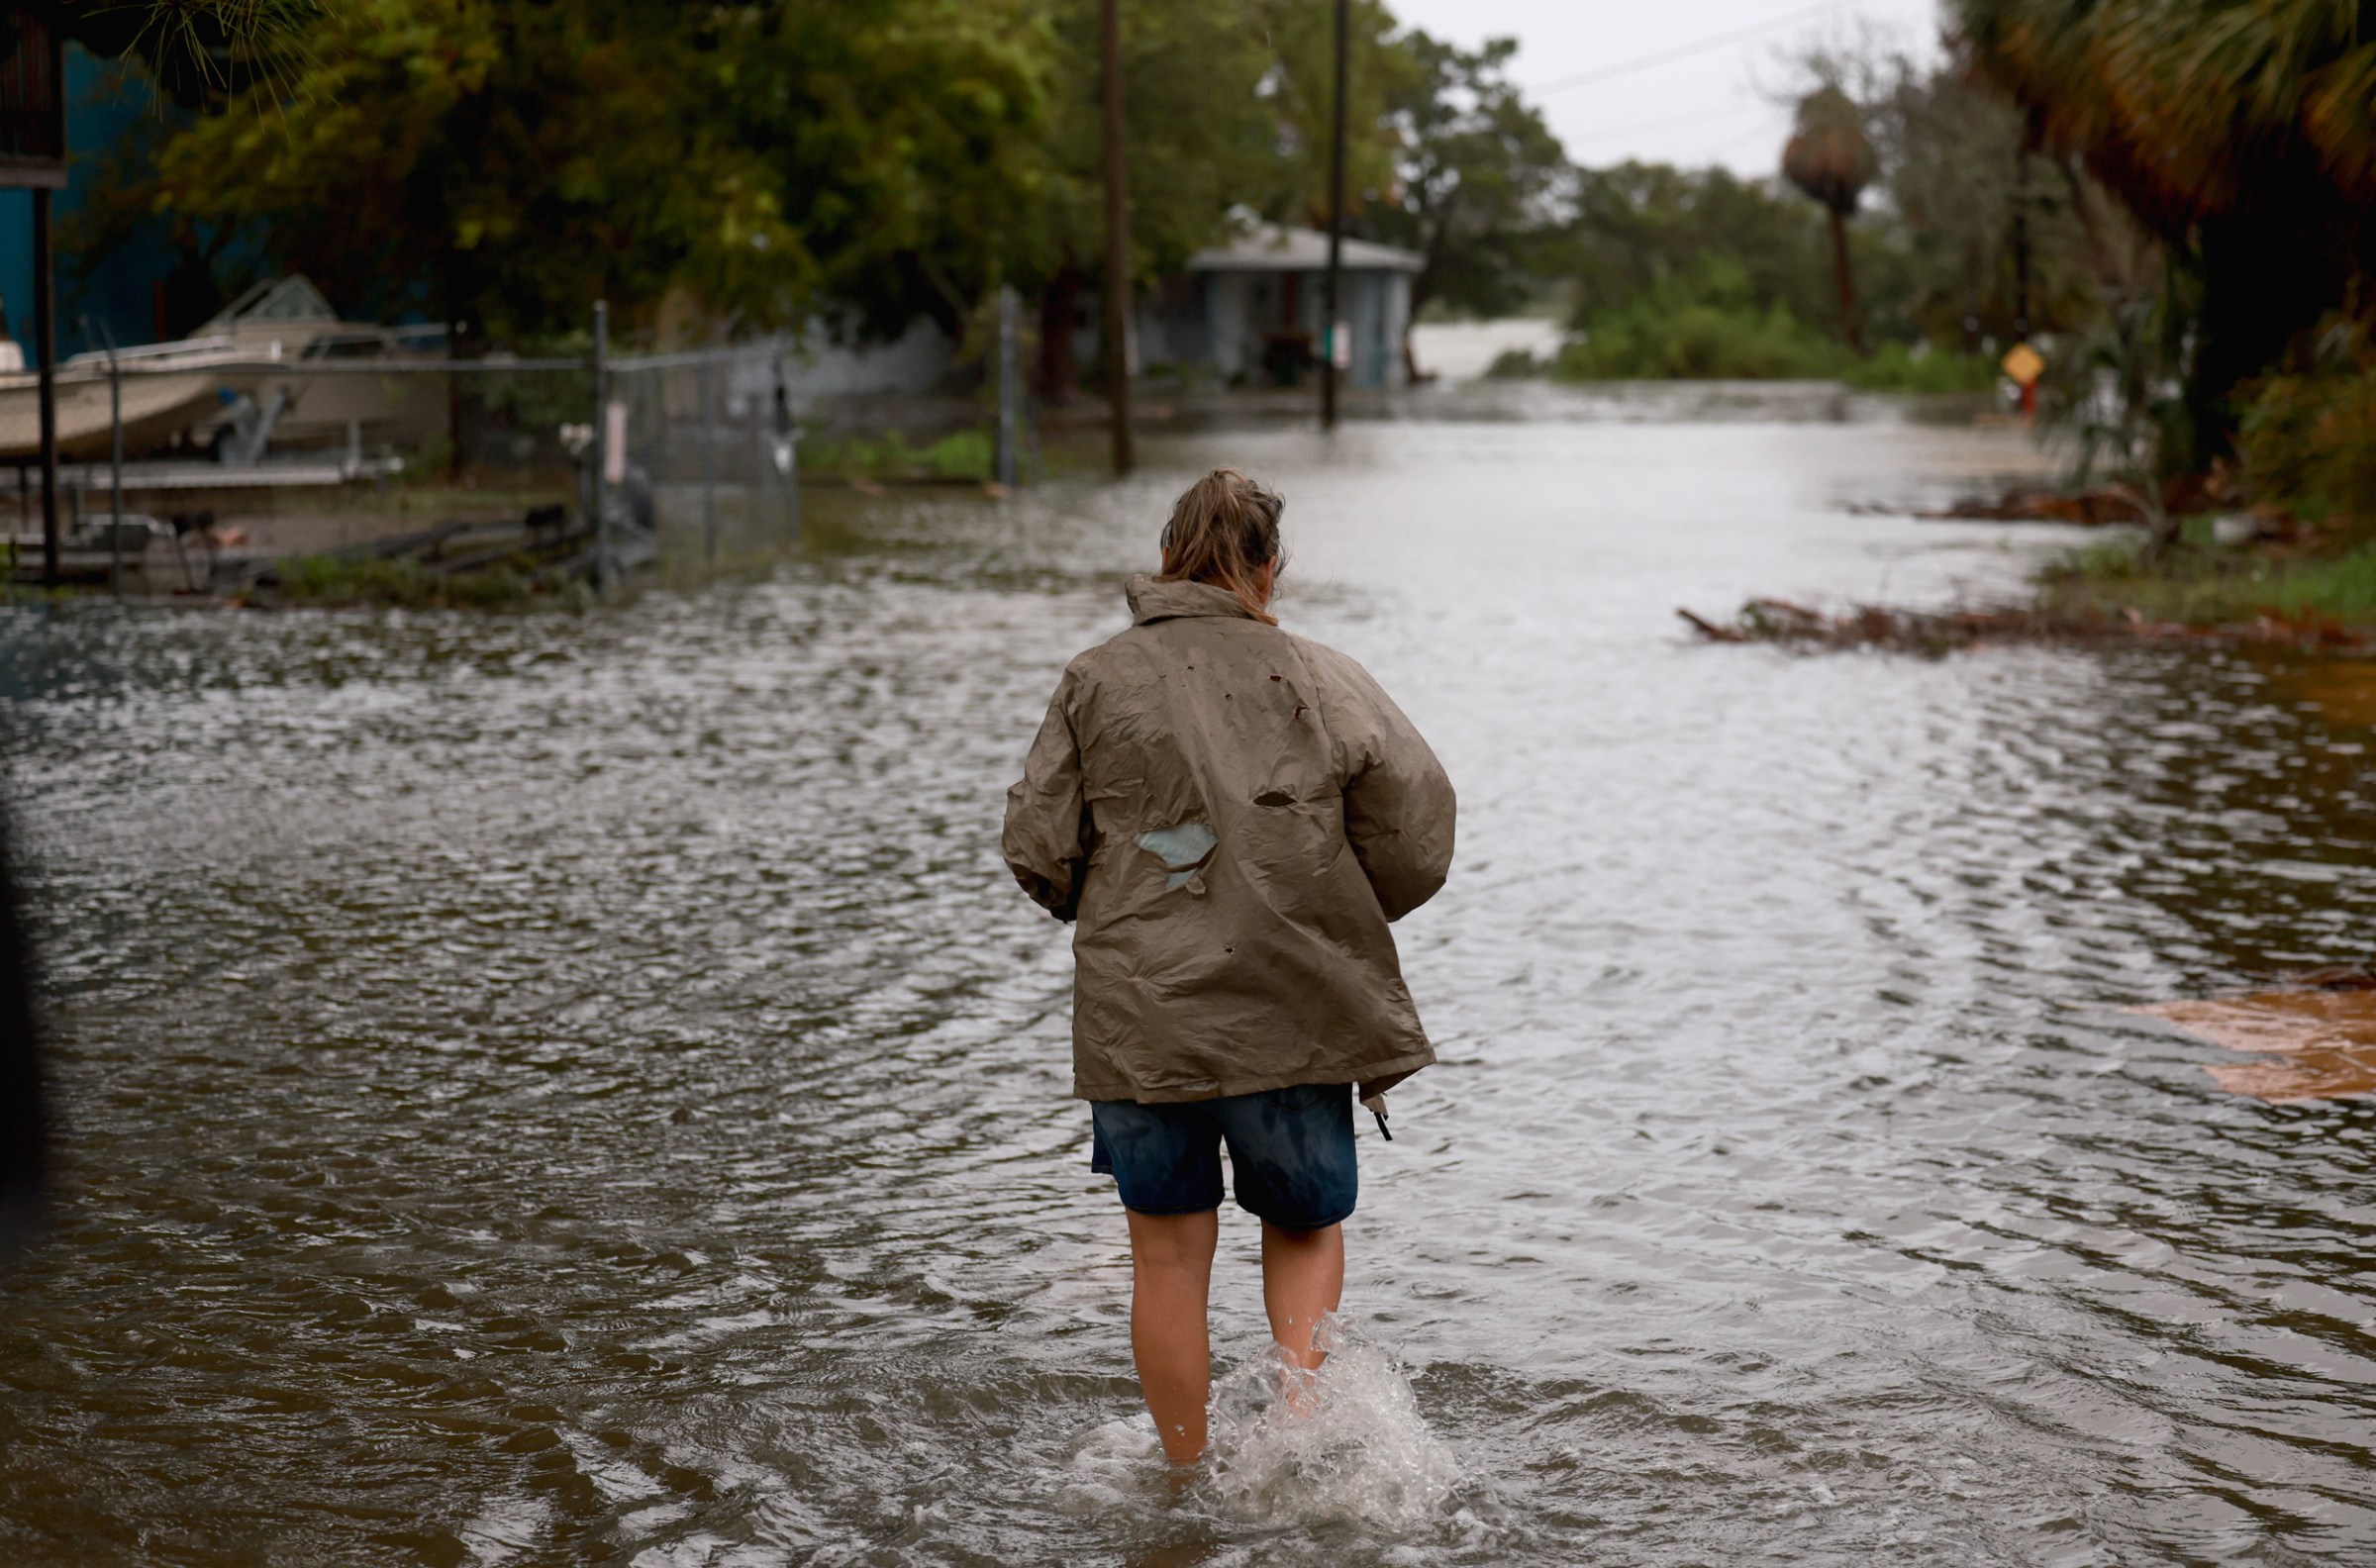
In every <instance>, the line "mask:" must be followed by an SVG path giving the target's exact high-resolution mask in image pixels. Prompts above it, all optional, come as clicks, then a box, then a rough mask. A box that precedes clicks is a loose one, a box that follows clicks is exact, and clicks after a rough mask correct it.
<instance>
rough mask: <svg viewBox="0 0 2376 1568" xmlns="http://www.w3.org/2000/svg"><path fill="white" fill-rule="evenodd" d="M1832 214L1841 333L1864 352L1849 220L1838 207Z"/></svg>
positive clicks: (1833, 260) (1833, 265)
mask: <svg viewBox="0 0 2376 1568" xmlns="http://www.w3.org/2000/svg"><path fill="white" fill-rule="evenodd" d="M1829 211H1830V212H1831V214H1832V268H1833V270H1834V271H1835V272H1836V273H1837V274H1838V278H1839V334H1840V336H1841V337H1842V338H1845V339H1846V340H1847V341H1848V346H1849V347H1850V348H1852V349H1854V350H1855V351H1856V352H1857V353H1862V352H1864V329H1863V328H1862V327H1859V326H1858V325H1857V324H1856V279H1855V276H1854V274H1853V273H1851V272H1850V271H1849V269H1848V220H1847V217H1846V215H1845V214H1843V213H1841V212H1840V210H1839V209H1838V208H1836V207H1832V208H1830V209H1829Z"/></svg>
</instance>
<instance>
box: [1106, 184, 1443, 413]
mask: <svg viewBox="0 0 2376 1568" xmlns="http://www.w3.org/2000/svg"><path fill="white" fill-rule="evenodd" d="M1342 254H1343V260H1342V272H1341V274H1340V280H1341V281H1340V285H1339V298H1338V303H1337V319H1338V320H1339V321H1340V322H1341V323H1342V324H1343V326H1344V329H1345V331H1344V344H1343V345H1342V346H1340V347H1339V348H1338V350H1337V365H1338V367H1339V368H1340V369H1341V370H1342V371H1343V372H1344V379H1345V383H1346V384H1347V385H1350V386H1356V387H1398V386H1401V385H1403V383H1404V382H1405V380H1406V379H1407V376H1406V373H1405V366H1404V363H1403V330H1404V328H1405V327H1406V326H1407V325H1409V323H1410V320H1411V279H1412V278H1413V276H1414V275H1416V274H1417V273H1418V272H1419V271H1420V270H1421V269H1422V268H1423V267H1424V266H1425V265H1426V262H1425V261H1424V259H1423V258H1422V257H1421V256H1420V254H1419V253H1418V252H1417V251H1414V250H1402V249H1398V248H1396V247H1395V246H1393V245H1374V244H1371V243H1370V242H1368V241H1366V240H1346V241H1344V242H1343V252H1342ZM1328 270H1329V237H1328V236H1327V235H1325V234H1322V233H1321V232H1320V231H1318V230H1316V229H1294V228H1288V227H1285V226H1282V225H1278V224H1262V225H1259V226H1257V227H1255V228H1253V229H1251V230H1249V231H1248V232H1247V233H1246V234H1244V235H1243V236H1241V237H1239V238H1238V239H1237V240H1236V241H1233V242H1232V243H1231V244H1228V245H1214V246H1212V247H1210V248H1208V249H1204V250H1199V251H1197V252H1196V253H1195V254H1194V255H1192V256H1190V257H1189V258H1188V265H1187V269H1186V271H1185V273H1184V274H1183V275H1182V276H1180V277H1178V278H1175V279H1173V280H1172V282H1171V283H1170V284H1168V285H1166V286H1165V287H1164V288H1162V289H1161V290H1159V291H1157V293H1156V294H1155V296H1154V298H1152V299H1151V300H1149V301H1148V302H1147V303H1146V305H1145V306H1143V307H1142V308H1141V309H1140V311H1139V343H1138V347H1139V361H1140V364H1141V365H1142V367H1143V368H1146V369H1150V370H1151V369H1156V368H1159V367H1161V366H1164V365H1167V364H1168V365H1176V366H1182V367H1186V366H1191V365H1205V366H1209V367H1211V369H1212V371H1213V372H1214V373H1215V374H1216V375H1218V376H1219V377H1220V378H1221V379H1222V380H1223V381H1225V382H1228V383H1230V384H1233V385H1238V384H1245V383H1249V382H1250V383H1261V382H1270V383H1273V384H1278V385H1291V384H1293V383H1295V382H1298V381H1301V380H1303V379H1304V378H1305V377H1306V376H1307V375H1309V374H1310V373H1312V372H1313V371H1314V369H1315V368H1316V367H1317V366H1318V365H1319V363H1320V354H1321V349H1322V343H1323V341H1324V339H1323V332H1322V329H1323V326H1324V325H1325V319H1324V311H1323V301H1324V297H1325V295H1326V293H1327V291H1328Z"/></svg>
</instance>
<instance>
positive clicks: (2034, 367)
mask: <svg viewBox="0 0 2376 1568" xmlns="http://www.w3.org/2000/svg"><path fill="white" fill-rule="evenodd" d="M2004 365H2005V373H2006V374H2007V375H2009V376H2011V377H2013V379H2014V383H2015V384H2016V385H2017V386H2035V385H2036V384H2037V378H2038V377H2039V376H2041V375H2044V374H2045V373H2046V356H2045V355H2044V354H2041V353H2039V352H2038V351H2037V350H2036V349H2034V348H2032V347H2030V345H2029V344H2028V343H2015V344H2014V345H2013V346H2012V347H2011V348H2009V349H2007V350H2006V352H2005V358H2004Z"/></svg>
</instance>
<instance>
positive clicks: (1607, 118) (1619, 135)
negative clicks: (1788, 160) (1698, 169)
mask: <svg viewBox="0 0 2376 1568" xmlns="http://www.w3.org/2000/svg"><path fill="white" fill-rule="evenodd" d="M1388 4H1389V6H1390V7H1391V9H1392V10H1393V12H1394V14H1395V15H1396V17H1398V18H1399V19H1401V21H1402V22H1403V23H1404V24H1405V25H1406V26H1410V27H1417V28H1423V29H1425V30H1426V31H1428V32H1429V33H1432V34H1434V35H1436V37H1437V38H1442V39H1448V40H1450V41H1452V42H1453V43H1456V44H1460V45H1462V46H1465V47H1471V48H1473V47H1474V46H1476V45H1478V44H1480V43H1482V42H1484V41H1485V40H1486V39H1488V38H1501V37H1507V38H1515V39H1517V40H1518V57H1517V60H1516V61H1515V63H1514V65H1513V68H1512V70H1513V74H1514V75H1515V76H1516V77H1517V79H1518V81H1519V82H1520V83H1521V84H1522V85H1523V86H1524V87H1525V88H1526V89H1527V97H1528V99H1529V101H1530V102H1532V103H1534V104H1535V106H1536V107H1537V108H1539V109H1540V110H1541V111H1542V112H1543V116H1544V118H1546V119H1547V120H1549V122H1550V125H1551V129H1552V130H1553V131H1555V132H1556V133H1558V136H1559V139H1560V141H1562V142H1564V143H1565V144H1567V152H1568V156H1570V157H1572V158H1574V159H1575V160H1576V161H1577V162H1579V163H1595V164H1597V163H1616V162H1621V161H1623V160H1624V159H1626V158H1628V157H1637V158H1641V159H1644V160H1657V161H1661V162H1668V163H1683V164H1704V163H1724V164H1728V165H1730V166H1731V167H1733V168H1735V169H1738V170H1740V171H1741V172H1743V173H1748V174H1766V173H1771V172H1772V171H1773V169H1774V166H1775V164H1776V163H1777V162H1779V161H1780V159H1781V156H1782V142H1783V139H1784V138H1785V136H1786V135H1787V134H1788V126H1789V122H1790V115H1789V111H1788V110H1787V109H1786V108H1784V107H1780V106H1777V105H1775V104H1773V103H1771V102H1769V101H1768V100H1767V99H1766V98H1765V97H1764V96H1763V94H1762V93H1761V91H1760V88H1761V87H1763V88H1765V89H1767V90H1771V89H1773V88H1776V87H1780V86H1784V85H1786V84H1787V81H1788V73H1787V71H1786V70H1785V69H1784V67H1783V63H1782V56H1783V54H1784V53H1785V51H1786V50H1787V49H1789V48H1790V47H1791V46H1792V45H1794V44H1804V43H1806V42H1808V41H1811V40H1820V39H1837V38H1841V37H1845V36H1849V35H1851V34H1852V33H1853V31H1854V30H1856V29H1858V28H1870V29H1873V30H1876V31H1877V32H1879V33H1881V34H1883V35H1884V36H1887V37H1890V38H1893V39H1895V40H1897V41H1899V42H1900V43H1902V44H1903V45H1904V46H1905V47H1906V48H1908V49H1920V50H1922V51H1924V52H1932V51H1935V49H1936V48H1937V45H1936V39H1937V33H1938V0H1830V3H1824V0H1663V3H1660V0H1388ZM1686 50H1688V51H1689V52H1688V53H1686V52H1684V51H1686ZM1670 52H1672V53H1675V54H1678V55H1680V56H1681V57H1677V58H1673V59H1668V60H1665V61H1663V62H1661V63H1648V62H1647V61H1648V60H1649V59H1650V57H1652V56H1658V55H1663V54H1667V53H1670ZM1611 70H1622V71H1623V74H1617V75H1612V76H1610V77H1608V78H1607V79H1604V80H1600V81H1586V82H1579V83H1577V84H1576V85H1573V86H1568V87H1560V86H1559V83H1561V82H1562V81H1565V80H1567V79H1569V78H1572V77H1579V76H1586V75H1590V74H1592V73H1596V72H1601V71H1611Z"/></svg>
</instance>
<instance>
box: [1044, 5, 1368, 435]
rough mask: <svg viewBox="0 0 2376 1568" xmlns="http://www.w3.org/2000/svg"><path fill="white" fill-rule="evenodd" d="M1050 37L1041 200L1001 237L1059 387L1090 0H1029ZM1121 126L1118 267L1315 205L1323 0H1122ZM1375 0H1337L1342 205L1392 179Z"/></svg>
mask: <svg viewBox="0 0 2376 1568" xmlns="http://www.w3.org/2000/svg"><path fill="white" fill-rule="evenodd" d="M1044 3H1045V5H1046V7H1047V10H1046V15H1047V17H1048V19H1049V31H1050V33H1051V35H1052V38H1053V55H1052V58H1051V61H1050V64H1049V68H1048V78H1049V80H1050V81H1051V82H1052V83H1054V84H1055V85H1054V87H1053V89H1052V92H1051V111H1050V114H1051V121H1052V124H1051V129H1050V134H1049V136H1048V139H1047V147H1046V150H1047V154H1048V168H1047V172H1046V182H1045V184H1044V186H1043V187H1042V190H1041V194H1042V198H1043V201H1042V206H1041V207H1040V208H1039V211H1038V212H1037V213H1035V214H1031V215H1027V218H1026V221H1027V222H1028V224H1029V229H1028V232H1027V233H1025V234H1024V235H1023V236H1022V237H1021V241H1020V243H1019V245H1018V246H1017V248H1016V262H1015V264H1016V269H1017V276H1018V278H1019V280H1021V281H1023V282H1025V283H1027V284H1028V285H1030V286H1032V287H1034V288H1035V289H1036V290H1037V291H1038V293H1039V298H1040V312H1039V317H1040V347H1041V362H1040V375H1039V381H1040V391H1041V393H1042V395H1043V396H1049V397H1057V398H1060V397H1062V396H1064V395H1066V394H1067V393H1068V392H1069V391H1070V389H1071V387H1072V385H1073V383H1074V380H1075V379H1076V375H1077V367H1076V366H1075V365H1074V364H1073V362H1072V353H1071V343H1072V337H1073V333H1074V331H1075V330H1076V329H1077V327H1078V326H1079V324H1080V323H1081V322H1082V321H1083V320H1084V319H1085V318H1086V316H1087V307H1086V304H1085V299H1086V296H1087V294H1088V293H1089V292H1090V291H1091V290H1092V288H1093V287H1094V286H1095V285H1094V282H1093V278H1094V275H1095V274H1096V272H1097V270H1098V268H1097V266H1096V265H1095V258H1096V257H1098V256H1100V255H1101V254H1102V253H1103V245H1104V243H1105V242H1104V235H1105V215H1104V208H1103V184H1102V179H1103V175H1102V167H1103V165H1102V163H1101V152H1100V148H1101V147H1102V143H1101V141H1100V136H1101V129H1100V122H1099V114H1098V84H1099V79H1100V78H1099V70H1100V66H1099V63H1098V34H1097V17H1098V7H1097V3H1096V0H1044ZM1121 19H1122V52H1123V83H1124V88H1125V99H1124V113H1125V117H1126V124H1125V129H1124V140H1125V144H1126V146H1127V147H1128V154H1129V162H1130V185H1131V245H1132V267H1133V272H1134V276H1135V279H1136V281H1137V283H1138V284H1139V286H1141V287H1144V286H1147V285H1150V284H1152V283H1154V282H1155V281H1156V280H1158V279H1161V278H1165V277H1169V276H1172V275H1175V274H1176V273H1177V272H1178V270H1179V268H1180V266H1181V264H1182V263H1184V262H1185V261H1186V260H1187V259H1188V256H1189V255H1190V253H1192V252H1193V251H1195V250H1198V249H1200V248H1202V247H1203V246H1206V245H1213V244H1215V243H1217V242H1219V241H1221V240H1223V239H1225V238H1227V237H1228V235H1229V232H1230V228H1231V224H1232V221H1233V218H1234V217H1235V216H1238V215H1243V214H1251V215H1253V216H1256V217H1259V218H1264V219H1270V220H1273V221H1278V222H1286V223H1299V224H1317V223H1321V222H1325V221H1326V218H1327V213H1328V147H1329V134H1330V118H1331V113H1332V107H1333V103H1334V98H1333V93H1334V87H1333V57H1334V56H1333V49H1334V35H1333V22H1332V15H1331V9H1330V8H1329V7H1328V6H1325V5H1315V4H1312V3H1311V0H1126V3H1125V4H1124V5H1123V7H1122V12H1121ZM1393 32H1394V19H1393V17H1392V16H1391V15H1390V14H1389V13H1388V12H1387V10H1386V8H1385V7H1384V6H1383V5H1382V4H1379V3H1378V0H1356V3H1355V4H1354V5H1353V6H1352V7H1351V50H1350V53H1351V71H1350V85H1349V90H1348V93H1347V116H1346V119H1347V122H1348V125H1349V126H1350V128H1351V129H1350V136H1349V139H1348V146H1347V157H1346V185H1347V188H1348V191H1349V192H1351V193H1352V198H1353V199H1352V201H1349V202H1348V206H1352V205H1354V204H1355V203H1357V202H1359V201H1360V200H1361V199H1362V193H1364V192H1371V191H1377V190H1379V189H1381V188H1384V187H1386V186H1388V185H1390V184H1391V182H1392V179H1393V175H1394V166H1393V160H1392V159H1393V152H1394V148H1395V146H1396V143H1395V139H1394V130H1393V128H1392V126H1391V125H1389V124H1387V119H1386V117H1387V105H1388V102H1389V99H1390V95H1392V94H1393V93H1395V92H1398V91H1400V90H1401V87H1402V84H1403V82H1404V81H1405V79H1406V78H1407V77H1408V76H1409V74H1410V71H1411V66H1410V63H1409V60H1408V57H1407V56H1406V55H1405V54H1404V53H1403V52H1402V51H1401V49H1399V47H1398V46H1397V44H1396V42H1395V41H1394V39H1393V36H1392V35H1393Z"/></svg>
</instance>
